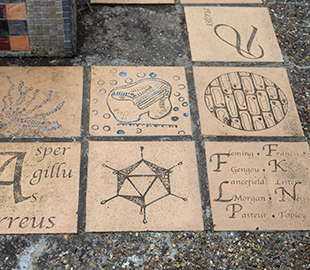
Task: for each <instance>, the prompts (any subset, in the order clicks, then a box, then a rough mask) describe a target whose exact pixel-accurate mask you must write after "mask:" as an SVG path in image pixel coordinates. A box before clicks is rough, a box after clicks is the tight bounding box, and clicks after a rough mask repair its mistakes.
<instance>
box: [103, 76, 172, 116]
mask: <svg viewBox="0 0 310 270" xmlns="http://www.w3.org/2000/svg"><path fill="white" fill-rule="evenodd" d="M171 91H172V87H171V85H170V84H169V83H168V82H166V81H164V80H162V79H158V78H146V79H142V80H138V81H136V82H134V83H131V84H130V85H123V86H119V87H116V88H113V89H112V90H111V91H110V93H109V95H108V97H107V104H108V107H109V109H110V112H111V113H112V114H113V116H114V117H115V119H116V120H117V121H119V122H137V121H139V120H140V118H141V116H142V115H143V114H147V115H148V117H150V118H152V119H161V118H163V117H165V116H166V115H167V114H169V113H170V111H171V108H172V105H171V101H170V96H171ZM124 103H126V106H125V108H126V109H125V110H124V109H122V108H124V106H123V104H124Z"/></svg>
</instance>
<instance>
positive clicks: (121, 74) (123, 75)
mask: <svg viewBox="0 0 310 270" xmlns="http://www.w3.org/2000/svg"><path fill="white" fill-rule="evenodd" d="M119 76H121V77H126V76H127V73H126V72H125V71H121V72H120V73H119Z"/></svg>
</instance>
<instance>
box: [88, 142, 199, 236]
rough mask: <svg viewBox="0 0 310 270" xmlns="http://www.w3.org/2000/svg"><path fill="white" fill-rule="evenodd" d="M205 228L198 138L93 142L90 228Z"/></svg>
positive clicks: (89, 206) (106, 229)
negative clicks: (199, 179)
mask: <svg viewBox="0 0 310 270" xmlns="http://www.w3.org/2000/svg"><path fill="white" fill-rule="evenodd" d="M192 230H194V231H198V230H203V222H202V211H201V199H200V193H199V182H198V173H197V164H196V151H195V144H194V142H90V145H89V165H88V180H87V198H86V232H100V231H192Z"/></svg>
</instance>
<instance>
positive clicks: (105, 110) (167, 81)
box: [89, 66, 192, 136]
mask: <svg viewBox="0 0 310 270" xmlns="http://www.w3.org/2000/svg"><path fill="white" fill-rule="evenodd" d="M89 130H90V131H89V133H90V135H92V136H124V135H125V136H126V135H131V136H135V135H137V136H140V135H142V136H146V135H191V134H192V129H191V119H190V108H189V99H188V92H187V83H186V77H185V70H184V68H183V67H125V66H123V67H120V66H118V67H117V66H115V67H112V66H109V67H92V77H91V98H90V124H89Z"/></svg>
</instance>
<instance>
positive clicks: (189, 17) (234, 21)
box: [184, 6, 283, 62]
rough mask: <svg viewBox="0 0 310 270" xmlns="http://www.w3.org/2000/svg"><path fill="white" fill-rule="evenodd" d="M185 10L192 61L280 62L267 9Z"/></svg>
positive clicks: (277, 46)
mask: <svg viewBox="0 0 310 270" xmlns="http://www.w3.org/2000/svg"><path fill="white" fill-rule="evenodd" d="M184 10H185V16H186V22H187V29H188V33H189V42H190V48H191V54H192V60H193V61H222V62H227V61H230V62H234V61H238V62H252V61H255V62H257V61H259V62H283V59H282V54H281V51H280V48H279V45H278V43H277V39H276V35H275V33H274V29H273V26H272V22H271V20H270V17H269V13H268V9H267V8H264V7H199V6H198V7H197V6H185V7H184Z"/></svg>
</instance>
